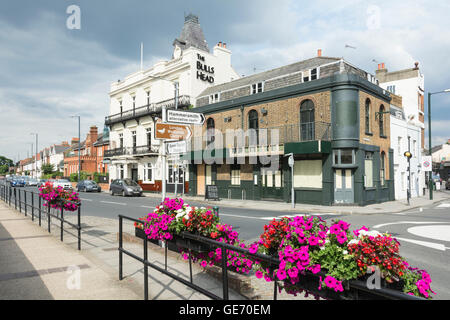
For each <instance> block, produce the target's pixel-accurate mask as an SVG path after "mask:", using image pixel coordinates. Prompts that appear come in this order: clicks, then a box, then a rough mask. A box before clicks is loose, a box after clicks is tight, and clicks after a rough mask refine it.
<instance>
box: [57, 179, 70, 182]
mask: <svg viewBox="0 0 450 320" xmlns="http://www.w3.org/2000/svg"><path fill="white" fill-rule="evenodd" d="M58 182H70V181H69V180H66V179H61V180H58Z"/></svg>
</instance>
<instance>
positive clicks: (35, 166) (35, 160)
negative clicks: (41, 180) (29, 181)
mask: <svg viewBox="0 0 450 320" xmlns="http://www.w3.org/2000/svg"><path fill="white" fill-rule="evenodd" d="M30 135H32V136H36V155H35V158H34V170H35V171H36V179H37V177H38V175H37V154H38V134H37V133H30Z"/></svg>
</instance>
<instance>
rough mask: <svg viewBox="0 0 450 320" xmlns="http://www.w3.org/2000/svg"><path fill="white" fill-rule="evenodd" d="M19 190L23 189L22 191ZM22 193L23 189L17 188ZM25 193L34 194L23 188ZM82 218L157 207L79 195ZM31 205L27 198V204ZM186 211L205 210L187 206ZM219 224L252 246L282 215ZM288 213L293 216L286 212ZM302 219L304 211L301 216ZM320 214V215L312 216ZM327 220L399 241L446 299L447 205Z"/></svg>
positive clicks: (244, 213)
mask: <svg viewBox="0 0 450 320" xmlns="http://www.w3.org/2000/svg"><path fill="white" fill-rule="evenodd" d="M21 189H22V188H21ZM22 190H23V189H22ZM25 190H35V191H36V190H37V189H36V188H25ZM80 198H81V199H82V203H83V205H82V216H97V217H105V218H117V216H118V215H119V214H122V215H126V216H129V217H132V218H139V217H142V216H145V215H146V214H147V213H148V212H151V211H152V210H153V209H154V208H155V206H156V205H158V204H159V203H160V198H159V197H158V198H156V197H139V198H136V197H133V198H131V197H121V196H111V195H109V194H107V193H81V194H80ZM27 201H28V202H30V201H31V200H30V197H28V199H27ZM189 205H191V206H200V207H201V206H205V205H204V204H202V203H195V202H189ZM219 214H220V218H221V221H222V222H223V223H227V224H230V225H232V226H233V227H234V229H236V230H237V231H238V232H239V234H240V238H241V239H243V240H246V241H248V242H253V241H256V240H257V239H258V237H259V235H260V234H261V233H262V232H263V227H264V225H265V224H268V223H269V222H270V220H272V219H273V218H280V217H282V216H284V215H285V214H284V212H283V211H281V210H280V211H268V210H263V209H245V208H230V207H220V211H219ZM289 214H292V213H289ZM305 214H307V212H305ZM316 215H319V214H316ZM320 216H321V217H322V218H323V219H324V220H327V221H330V220H332V219H336V220H338V219H342V220H345V221H347V222H349V223H351V225H352V229H358V228H360V227H362V226H367V227H369V228H370V229H375V230H377V231H380V232H386V231H387V232H389V233H391V234H393V235H394V236H395V237H396V238H398V239H399V241H400V243H401V244H402V245H401V249H400V254H401V255H402V256H403V257H405V258H406V259H407V260H408V262H409V263H410V264H411V265H413V266H415V267H419V268H421V269H425V270H427V271H428V272H429V273H430V274H431V277H432V280H433V284H432V288H433V290H434V291H436V292H437V296H436V299H450V276H449V275H448V273H449V272H450V200H449V201H448V202H443V203H439V204H434V205H431V206H428V207H424V208H421V209H414V210H410V211H408V212H403V213H397V214H394V213H391V214H382V213H377V214H354V215H337V214H320Z"/></svg>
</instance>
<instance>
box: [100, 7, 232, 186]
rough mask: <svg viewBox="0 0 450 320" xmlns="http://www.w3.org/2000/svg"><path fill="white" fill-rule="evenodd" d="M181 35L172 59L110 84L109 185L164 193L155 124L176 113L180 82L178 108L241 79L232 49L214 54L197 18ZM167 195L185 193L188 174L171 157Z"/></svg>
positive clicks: (217, 49) (188, 21) (222, 48)
mask: <svg viewBox="0 0 450 320" xmlns="http://www.w3.org/2000/svg"><path fill="white" fill-rule="evenodd" d="M184 20H185V21H184V25H183V28H182V30H181V34H180V36H179V37H178V38H176V39H175V40H174V42H173V54H172V57H171V59H169V60H167V61H160V62H158V63H156V64H155V65H153V66H152V67H150V68H148V69H146V68H142V69H141V70H138V71H136V72H135V73H133V74H130V75H128V76H126V77H125V78H124V79H122V80H119V81H116V82H113V83H112V84H111V88H110V92H109V96H110V110H109V115H108V116H107V117H106V119H105V125H106V126H108V127H109V129H110V150H108V151H107V152H105V155H104V159H105V160H104V162H105V163H107V164H108V165H109V172H110V181H111V180H114V179H126V178H130V179H133V180H135V181H136V182H138V183H139V185H140V186H141V187H142V188H143V189H144V190H145V191H153V192H160V191H161V190H162V163H163V161H162V152H161V145H162V144H161V141H160V140H157V139H155V123H156V122H157V121H158V119H161V118H162V115H161V112H162V108H163V106H164V107H165V108H166V109H167V110H170V109H174V108H175V86H174V84H175V83H178V88H179V92H178V99H177V100H178V101H177V102H178V109H179V110H187V109H192V108H194V107H195V106H196V98H197V96H198V95H199V94H200V93H201V92H203V91H204V90H205V89H206V88H208V87H210V86H213V85H214V84H221V83H225V82H230V81H232V80H235V79H238V78H239V75H238V74H237V73H236V71H235V70H234V69H233V67H232V65H231V50H229V48H227V45H226V43H223V42H218V43H217V45H215V46H214V48H213V49H212V50H210V49H209V46H208V43H207V41H206V40H205V36H204V34H203V30H202V28H201V26H200V22H199V18H198V17H197V16H196V15H193V14H189V15H187V16H185V19H184ZM165 170H166V172H167V174H166V177H167V185H166V188H167V191H168V192H173V191H174V190H175V184H177V188H178V189H177V191H179V192H184V191H185V190H187V185H188V183H187V181H188V179H189V177H188V173H187V172H185V170H183V167H182V166H179V165H178V164H177V160H176V159H175V158H171V157H168V161H167V166H166V168H165Z"/></svg>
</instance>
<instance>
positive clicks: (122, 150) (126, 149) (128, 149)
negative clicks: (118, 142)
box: [104, 146, 159, 158]
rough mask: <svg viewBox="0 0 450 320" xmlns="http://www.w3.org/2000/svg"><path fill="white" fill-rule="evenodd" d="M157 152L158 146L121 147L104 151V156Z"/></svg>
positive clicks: (139, 154)
mask: <svg viewBox="0 0 450 320" xmlns="http://www.w3.org/2000/svg"><path fill="white" fill-rule="evenodd" d="M152 154H159V146H138V147H123V148H116V149H111V150H107V151H105V156H104V158H112V157H119V156H145V155H152Z"/></svg>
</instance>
